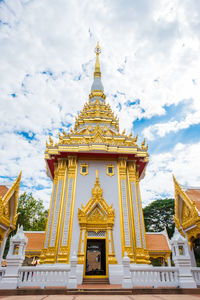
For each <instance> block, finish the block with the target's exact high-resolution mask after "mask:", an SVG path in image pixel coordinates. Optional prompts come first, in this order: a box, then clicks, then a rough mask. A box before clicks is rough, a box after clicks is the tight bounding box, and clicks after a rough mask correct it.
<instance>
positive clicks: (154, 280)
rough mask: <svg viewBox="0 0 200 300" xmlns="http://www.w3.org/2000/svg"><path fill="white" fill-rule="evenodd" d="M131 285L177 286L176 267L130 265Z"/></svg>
mask: <svg viewBox="0 0 200 300" xmlns="http://www.w3.org/2000/svg"><path fill="white" fill-rule="evenodd" d="M130 272H131V279H132V284H133V287H139V286H145V287H155V288H157V287H178V285H179V284H178V268H175V267H152V266H148V267H142V266H141V267H139V266H133V265H130Z"/></svg>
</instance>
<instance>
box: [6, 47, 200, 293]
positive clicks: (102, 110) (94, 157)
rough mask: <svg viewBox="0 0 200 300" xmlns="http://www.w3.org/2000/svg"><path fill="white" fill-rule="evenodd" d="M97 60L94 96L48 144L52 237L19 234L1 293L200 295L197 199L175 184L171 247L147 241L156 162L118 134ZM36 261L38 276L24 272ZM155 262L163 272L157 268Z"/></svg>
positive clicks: (10, 223)
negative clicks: (86, 288) (163, 291)
mask: <svg viewBox="0 0 200 300" xmlns="http://www.w3.org/2000/svg"><path fill="white" fill-rule="evenodd" d="M100 52H101V50H100V47H99V44H97V47H96V49H95V53H96V62H95V70H94V79H93V83H92V87H91V92H90V94H89V99H88V101H87V102H86V103H85V105H84V107H83V109H82V111H81V112H80V113H79V115H78V117H77V118H76V120H75V125H74V128H73V129H71V132H70V133H66V132H65V131H64V130H63V134H60V133H59V139H58V141H57V142H54V141H53V139H52V138H51V137H50V138H49V142H48V143H46V151H45V161H46V167H47V175H48V176H49V177H50V178H51V180H52V182H53V188H52V196H51V201H50V207H49V214H48V219H47V225H46V230H45V232H43V231H38V232H33V231H32V232H31V231H25V232H24V231H23V227H22V226H21V227H20V228H18V231H17V233H16V235H15V236H13V237H11V239H10V248H9V251H8V255H7V257H6V263H7V266H6V268H0V289H4V290H5V289H17V288H24V287H25V288H26V287H31V288H34V287H35V289H36V290H38V287H39V288H41V289H43V288H45V287H46V288H48V287H53V286H54V287H57V288H58V287H64V288H67V289H82V287H81V285H82V284H86V285H87V283H91V282H92V283H94V282H95V283H97V282H98V283H102V282H103V283H104V284H105V283H106V284H108V283H110V284H119V285H121V287H122V288H124V289H132V288H135V287H142V286H143V287H151V288H157V287H162V288H163V287H168V288H169V287H173V288H177V289H178V288H196V287H197V286H200V268H197V267H195V266H196V264H195V258H194V254H193V251H192V247H193V245H194V243H195V241H197V240H198V237H199V232H200V228H199V218H200V217H199V215H200V204H199V203H200V190H198V189H191V188H187V189H184V188H183V187H181V186H180V185H179V184H178V182H177V181H176V179H175V178H174V184H175V223H176V228H175V232H174V235H173V237H172V238H171V240H169V238H168V235H167V232H166V230H164V231H163V232H159V233H152V232H151V233H150V232H149V233H148V232H146V231H145V225H144V218H143V210H142V199H141V193H140V180H142V179H143V178H144V176H145V169H146V167H147V164H148V161H149V155H148V152H147V150H148V146H147V145H145V141H143V142H142V144H141V145H140V146H139V145H138V144H137V136H136V137H134V136H132V133H131V134H129V135H126V133H125V131H123V132H121V131H120V129H119V120H118V118H117V116H115V115H114V113H113V112H112V110H111V107H110V105H109V104H107V103H106V96H105V94H104V88H103V84H102V81H101V70H100V62H99V55H100ZM20 176H21V174H20V175H19V177H18V178H17V180H16V182H15V183H14V185H13V186H12V187H11V188H10V189H9V190H8V189H6V187H5V188H4V191H3V192H4V194H3V197H0V203H1V210H0V214H1V215H0V217H1V219H0V238H1V239H0V245H1V253H3V252H2V251H3V247H4V246H3V245H5V240H6V236H7V235H8V233H9V232H10V230H12V229H14V228H15V224H16V219H17V214H16V209H17V200H18V191H19V182H20ZM0 192H2V189H1V188H0ZM188 242H189V243H188ZM171 254H172V259H173V262H174V266H171V259H170V256H171ZM25 256H26V259H25ZM37 258H38V259H39V265H38V264H36V265H37V267H35V264H34V266H22V264H25V263H26V262H27V261H28V259H29V263H30V262H31V261H32V263H33V261H34V262H37ZM157 258H160V259H161V260H162V266H161V267H155V266H153V265H151V262H152V260H153V259H157Z"/></svg>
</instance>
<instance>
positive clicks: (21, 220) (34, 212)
mask: <svg viewBox="0 0 200 300" xmlns="http://www.w3.org/2000/svg"><path fill="white" fill-rule="evenodd" d="M17 211H18V213H19V216H18V220H17V225H18V224H19V225H23V228H24V230H25V231H40V230H45V226H46V220H47V216H48V210H45V208H44V205H43V202H42V200H40V199H38V200H36V199H35V198H34V197H33V196H32V193H29V194H27V193H23V194H22V195H21V196H20V197H19V203H18V210H17Z"/></svg>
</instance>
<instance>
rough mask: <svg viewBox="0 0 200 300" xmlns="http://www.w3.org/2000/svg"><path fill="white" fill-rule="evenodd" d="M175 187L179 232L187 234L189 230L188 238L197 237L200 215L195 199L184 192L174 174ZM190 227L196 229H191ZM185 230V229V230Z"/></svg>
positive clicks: (199, 229)
mask: <svg viewBox="0 0 200 300" xmlns="http://www.w3.org/2000/svg"><path fill="white" fill-rule="evenodd" d="M173 180H174V189H175V216H174V221H175V224H176V227H177V228H178V230H179V232H180V233H181V234H182V235H184V236H185V234H184V231H185V230H186V231H187V235H188V239H190V238H192V237H196V236H197V235H198V234H200V228H199V223H200V217H199V213H198V209H197V208H196V205H195V201H194V200H192V199H190V198H189V197H188V195H187V194H186V193H185V192H184V190H183V189H182V188H181V186H180V185H179V184H178V182H177V180H176V179H175V177H174V176H173ZM190 227H192V228H193V227H194V228H195V230H194V229H191V230H190ZM183 230H184V231H183Z"/></svg>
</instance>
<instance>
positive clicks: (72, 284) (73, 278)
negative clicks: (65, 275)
mask: <svg viewBox="0 0 200 300" xmlns="http://www.w3.org/2000/svg"><path fill="white" fill-rule="evenodd" d="M76 266H77V256H76V253H75V252H74V254H73V256H72V257H71V260H70V273H69V280H68V283H67V288H69V289H77V275H76Z"/></svg>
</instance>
